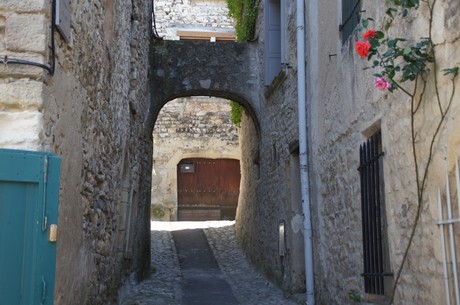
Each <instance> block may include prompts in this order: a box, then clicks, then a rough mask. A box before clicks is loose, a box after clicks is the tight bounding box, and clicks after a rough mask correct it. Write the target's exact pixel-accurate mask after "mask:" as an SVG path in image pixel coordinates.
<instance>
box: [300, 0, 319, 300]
mask: <svg viewBox="0 0 460 305" xmlns="http://www.w3.org/2000/svg"><path fill="white" fill-rule="evenodd" d="M296 29H297V99H298V101H297V105H298V114H299V158H300V183H301V189H302V193H301V199H302V212H303V215H304V220H303V236H304V248H305V249H304V250H305V280H306V286H307V305H314V304H315V291H314V283H313V246H312V229H311V213H310V197H309V195H310V189H309V188H310V186H309V180H308V151H307V108H306V98H305V4H304V0H297V27H296Z"/></svg>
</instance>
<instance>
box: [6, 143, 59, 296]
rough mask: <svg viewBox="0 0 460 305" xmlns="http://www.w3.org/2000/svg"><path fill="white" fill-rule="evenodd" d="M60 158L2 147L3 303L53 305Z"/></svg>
mask: <svg viewBox="0 0 460 305" xmlns="http://www.w3.org/2000/svg"><path fill="white" fill-rule="evenodd" d="M59 178H60V160H59V158H58V157H56V156H53V155H51V154H49V153H39V152H28V151H19V150H5V149H0V270H1V271H0V303H1V304H9V305H32V304H33V305H35V304H40V305H52V304H53V298H54V273H55V270H56V237H57V210H58V201H59Z"/></svg>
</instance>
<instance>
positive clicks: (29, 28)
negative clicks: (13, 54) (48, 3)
mask: <svg viewBox="0 0 460 305" xmlns="http://www.w3.org/2000/svg"><path fill="white" fill-rule="evenodd" d="M47 29H48V26H47V19H46V18H45V16H44V15H35V14H33V15H32V14H21V15H19V14H13V15H11V16H9V17H8V19H7V20H6V41H7V45H6V47H7V49H8V50H9V51H29V52H37V53H44V52H45V51H46V48H47V45H48V42H47V41H46V38H47V37H48V35H47V34H46V30H47Z"/></svg>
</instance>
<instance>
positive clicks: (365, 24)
mask: <svg viewBox="0 0 460 305" xmlns="http://www.w3.org/2000/svg"><path fill="white" fill-rule="evenodd" d="M362 24H363V27H364V28H365V29H367V27H368V26H369V20H368V19H364V20H363V22H362Z"/></svg>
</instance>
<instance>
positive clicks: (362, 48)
mask: <svg viewBox="0 0 460 305" xmlns="http://www.w3.org/2000/svg"><path fill="white" fill-rule="evenodd" d="M355 48H356V53H358V55H359V56H361V57H362V58H365V57H367V55H369V49H370V48H371V44H370V43H369V41H367V40H366V41H364V42H361V41H357V42H356V44H355Z"/></svg>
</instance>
